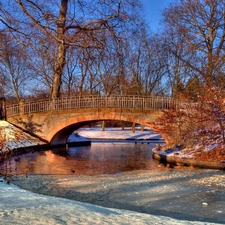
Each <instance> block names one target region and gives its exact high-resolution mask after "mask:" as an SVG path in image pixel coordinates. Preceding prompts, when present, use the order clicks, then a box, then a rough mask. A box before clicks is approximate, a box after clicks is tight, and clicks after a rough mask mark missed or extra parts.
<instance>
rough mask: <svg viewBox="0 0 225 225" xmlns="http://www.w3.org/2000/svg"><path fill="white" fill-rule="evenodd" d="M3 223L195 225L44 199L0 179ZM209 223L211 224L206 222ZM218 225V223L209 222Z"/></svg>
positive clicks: (61, 199) (66, 201)
mask: <svg viewBox="0 0 225 225" xmlns="http://www.w3.org/2000/svg"><path fill="white" fill-rule="evenodd" d="M0 181H1V182H0V199H1V200H0V221H1V224H2V225H6V224H33V225H37V224H48V225H55V224H138V225H142V224H169V225H170V224H171V225H172V224H173V225H178V224H193V225H194V224H195V225H203V224H206V223H204V222H199V221H185V220H177V219H173V218H170V217H165V216H154V215H149V214H142V213H137V212H132V211H128V210H119V209H112V208H105V207H101V206H96V205H93V204H89V203H82V202H77V201H73V200H69V199H64V198H58V197H52V196H45V195H41V194H36V193H33V192H30V191H26V190H23V189H20V188H19V187H17V186H15V185H13V184H10V185H8V184H6V183H5V182H4V181H3V180H0ZM207 224H209V223H207ZM210 224H218V223H210Z"/></svg>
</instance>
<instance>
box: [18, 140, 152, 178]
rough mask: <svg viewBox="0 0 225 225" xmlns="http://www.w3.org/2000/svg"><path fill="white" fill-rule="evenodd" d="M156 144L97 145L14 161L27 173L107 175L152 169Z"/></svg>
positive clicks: (23, 157)
mask: <svg viewBox="0 0 225 225" xmlns="http://www.w3.org/2000/svg"><path fill="white" fill-rule="evenodd" d="M152 147H153V145H147V144H129V143H123V144H120V143H98V144H92V145H91V146H80V147H70V148H68V149H66V148H58V149H54V150H48V151H41V152H35V153H28V154H25V155H23V156H21V157H20V160H19V161H16V160H15V159H14V168H17V171H18V172H19V173H26V174H29V173H31V174H76V175H79V174H87V175H91V174H104V173H117V172H122V171H130V170H138V169H151V168H155V166H156V163H155V161H153V160H152V157H151V149H152Z"/></svg>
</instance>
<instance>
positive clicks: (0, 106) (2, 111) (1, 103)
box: [0, 98, 6, 120]
mask: <svg viewBox="0 0 225 225" xmlns="http://www.w3.org/2000/svg"><path fill="white" fill-rule="evenodd" d="M0 119H1V120H5V119H6V107H5V98H0Z"/></svg>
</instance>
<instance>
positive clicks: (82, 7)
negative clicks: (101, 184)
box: [1, 0, 138, 99]
mask: <svg viewBox="0 0 225 225" xmlns="http://www.w3.org/2000/svg"><path fill="white" fill-rule="evenodd" d="M2 5H3V6H4V8H3V7H2V8H1V11H2V12H4V14H3V19H2V20H1V22H2V23H3V24H4V25H5V27H6V28H8V29H9V30H10V32H11V33H12V34H13V35H14V36H16V34H17V33H18V32H19V33H20V34H24V36H23V43H26V44H28V43H29V44H32V43H33V40H34V39H37V38H39V40H40V41H41V42H43V40H46V38H49V39H50V40H51V41H52V43H53V44H54V45H55V46H56V49H55V52H54V68H53V78H52V86H51V98H53V99H54V98H57V97H59V95H60V87H61V82H62V75H63V72H64V67H65V64H66V54H67V51H68V49H69V48H70V47H73V48H75V49H79V48H83V49H87V48H93V49H99V48H102V47H104V46H102V37H103V38H104V39H105V37H104V35H105V31H106V30H107V31H108V32H107V35H110V36H111V37H114V38H115V39H116V38H117V36H119V35H120V34H122V30H123V28H124V27H125V24H129V28H130V29H134V26H135V23H134V21H135V20H134V19H135V17H136V11H135V7H136V6H137V5H138V1H136V3H135V4H134V3H132V2H130V1H128V0H116V1H114V0H105V1H98V0H89V1H80V0H70V1H69V0H61V1H56V0H55V1H44V0H41V1H36V0H15V1H11V2H5V3H3V4H2ZM7 7H8V8H7ZM18 7H19V8H20V9H19V8H18ZM14 15H15V17H14ZM132 24H133V25H132ZM118 31H120V32H118ZM20 40H21V39H20Z"/></svg>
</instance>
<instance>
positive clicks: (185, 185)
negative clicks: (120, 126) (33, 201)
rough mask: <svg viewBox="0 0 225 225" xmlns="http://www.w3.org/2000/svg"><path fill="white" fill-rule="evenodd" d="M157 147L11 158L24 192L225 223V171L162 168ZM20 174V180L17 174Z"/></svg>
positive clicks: (109, 145) (127, 145)
mask: <svg viewBox="0 0 225 225" xmlns="http://www.w3.org/2000/svg"><path fill="white" fill-rule="evenodd" d="M155 144H156V143H148V142H145V143H144V142H139V143H137V144H135V143H131V142H104V143H102V142H93V143H92V145H91V146H82V147H70V148H69V149H55V150H47V151H42V152H34V153H29V154H26V155H23V156H20V157H15V158H12V159H11V161H10V162H8V163H7V164H4V165H2V167H1V171H4V170H6V169H7V170H8V171H11V172H13V173H14V174H15V176H14V177H13V180H12V182H13V183H15V184H16V185H18V186H20V187H21V188H24V189H26V190H31V191H33V192H36V193H41V194H46V195H53V196H58V197H63V198H68V199H73V200H77V201H82V202H89V203H92V204H96V205H101V206H104V207H112V208H119V209H128V210H133V211H137V212H142V213H149V214H154V215H164V216H170V217H174V218H176V219H186V220H192V221H193V220H195V221H205V222H206V224H210V222H218V223H222V224H225V189H224V188H225V174H224V171H217V170H202V169H194V168H173V169H171V168H167V167H159V166H158V163H157V162H156V161H154V160H152V153H151V149H152V148H153V147H154V146H155ZM16 174H17V175H18V176H16Z"/></svg>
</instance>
